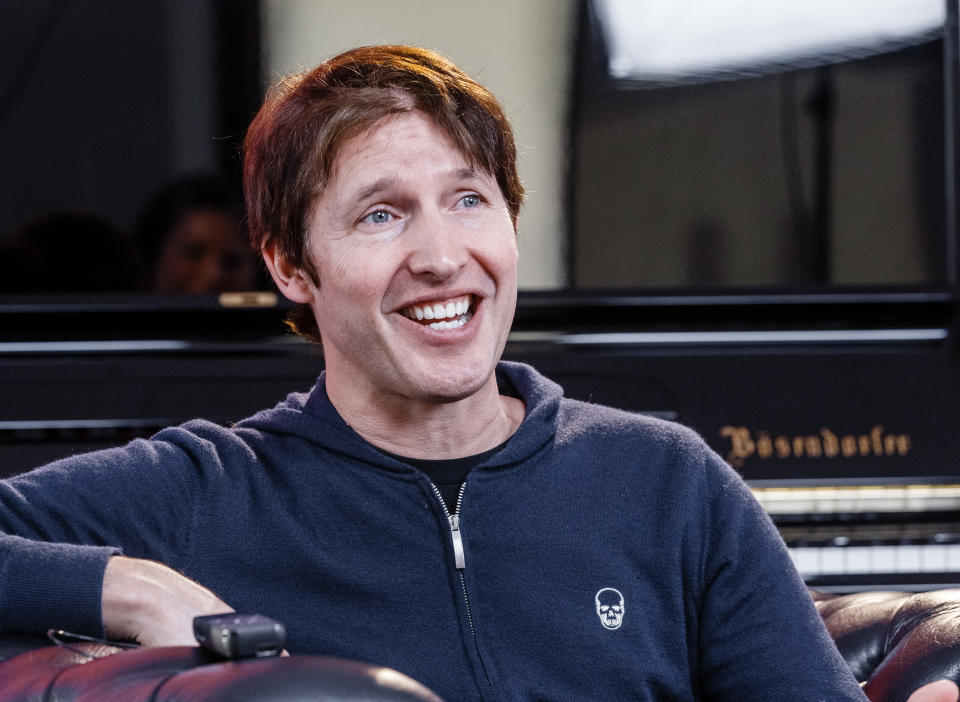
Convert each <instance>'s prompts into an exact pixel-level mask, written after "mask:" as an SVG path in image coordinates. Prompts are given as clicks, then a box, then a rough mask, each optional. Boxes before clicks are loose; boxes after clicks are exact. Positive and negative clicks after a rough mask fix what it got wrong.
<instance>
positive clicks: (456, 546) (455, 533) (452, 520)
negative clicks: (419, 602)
mask: <svg viewBox="0 0 960 702" xmlns="http://www.w3.org/2000/svg"><path fill="white" fill-rule="evenodd" d="M430 487H431V488H433V493H434V494H435V495H436V496H437V499H438V500H440V506H441V507H443V513H444V515H446V517H447V522H448V523H449V525H450V539H451V541H452V542H453V561H454V566H455V567H456V569H457V574H458V575H459V576H460V587H461V588H462V590H463V602H464V604H465V605H466V609H467V624H468V625H469V626H470V634H471V635H472V636H473V647H474V649H475V650H476V652H477V660H479V661H480V668H481V669H482V670H483V678H484V680H486V682H487V688H488V689H489V690H490V692H491V694H493V683H491V682H490V676H489V675H488V674H487V666H486V665H485V664H484V662H483V658H482V657H481V656H480V647H479V646H478V645H477V630H476V629H475V628H474V626H473V614H472V613H471V611H470V597H469V596H468V595H467V580H466V578H465V577H464V574H463V571H464V569H465V568H466V567H467V564H466V558H465V556H464V550H463V534H462V533H461V532H460V505H461V504H463V492H464V490H466V489H467V482H466V481H464V482H463V484H462V485H461V486H460V492H459V493H458V494H457V504H456V507H455V508H454V512H453V514H450V510H448V509H447V503H446V502H444V501H443V496H442V495H441V494H440V490H439V489H438V488H437V486H436V485H434V484H433V483H432V482H431V483H430ZM495 697H496V695H494V698H495Z"/></svg>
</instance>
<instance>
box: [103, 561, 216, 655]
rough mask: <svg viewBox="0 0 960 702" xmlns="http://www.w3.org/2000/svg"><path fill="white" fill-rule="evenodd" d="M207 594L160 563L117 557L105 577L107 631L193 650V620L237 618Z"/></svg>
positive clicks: (112, 636)
mask: <svg viewBox="0 0 960 702" xmlns="http://www.w3.org/2000/svg"><path fill="white" fill-rule="evenodd" d="M232 611H233V608H231V607H230V606H229V605H228V604H226V603H225V602H223V601H222V600H221V599H220V598H218V597H217V596H216V595H214V594H213V593H212V592H210V591H209V590H208V589H207V588H205V587H203V586H202V585H199V584H198V583H195V582H194V581H192V580H190V579H189V578H187V577H185V576H183V575H181V574H180V573H178V572H177V571H175V570H173V569H172V568H168V567H167V566H165V565H163V564H161V563H156V562H154V561H147V560H141V559H137V558H126V557H123V556H114V557H112V558H111V559H110V560H109V561H108V562H107V567H106V570H105V571H104V574H103V601H102V612H103V626H104V630H105V632H106V635H107V637H108V638H110V639H115V640H131V641H138V642H139V643H141V644H143V645H144V646H193V645H196V641H195V639H194V636H193V618H194V617H198V616H201V615H204V614H220V613H223V612H232Z"/></svg>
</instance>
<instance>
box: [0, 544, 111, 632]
mask: <svg viewBox="0 0 960 702" xmlns="http://www.w3.org/2000/svg"><path fill="white" fill-rule="evenodd" d="M119 553H120V551H119V549H116V548H112V547H109V546H77V545H72V544H50V543H44V542H38V541H31V540H29V539H23V538H20V537H16V536H0V612H2V613H3V622H2V625H0V628H2V629H3V630H4V631H6V632H8V633H22V634H38V633H43V632H44V631H46V630H47V629H51V628H53V629H65V630H67V631H71V632H74V633H78V634H86V635H88V636H98V637H100V636H103V620H102V616H101V611H100V610H101V597H102V591H103V572H104V570H105V569H106V567H107V561H108V560H109V559H110V557H111V556H115V555H119Z"/></svg>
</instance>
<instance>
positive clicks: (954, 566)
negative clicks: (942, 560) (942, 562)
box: [944, 544, 960, 573]
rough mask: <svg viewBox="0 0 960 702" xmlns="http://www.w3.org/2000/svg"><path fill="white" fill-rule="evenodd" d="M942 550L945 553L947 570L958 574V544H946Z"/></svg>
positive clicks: (959, 563) (959, 559)
mask: <svg viewBox="0 0 960 702" xmlns="http://www.w3.org/2000/svg"><path fill="white" fill-rule="evenodd" d="M944 548H945V549H946V551H947V570H948V571H950V572H951V573H960V544H948V545H947V546H944Z"/></svg>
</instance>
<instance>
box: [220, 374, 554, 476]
mask: <svg viewBox="0 0 960 702" xmlns="http://www.w3.org/2000/svg"><path fill="white" fill-rule="evenodd" d="M496 375H497V386H498V387H499V389H500V392H501V393H502V394H504V395H513V396H514V397H518V398H520V399H521V400H523V402H524V404H525V405H526V413H525V415H524V419H523V422H522V423H521V425H520V427H519V428H518V429H517V431H516V432H515V433H514V434H513V436H511V437H510V439H509V440H508V441H507V445H506V446H505V447H504V449H503V450H502V451H499V452H497V453H496V454H495V455H494V456H493V457H492V458H490V459H489V460H488V461H486V462H485V463H484V464H483V465H484V466H487V467H491V468H492V467H508V466H512V465H516V464H518V463H521V462H522V461H524V460H526V459H528V458H529V457H530V456H531V455H533V454H534V453H535V452H536V451H538V450H539V449H540V448H541V447H543V446H544V445H546V444H547V443H548V442H550V441H551V440H552V439H553V437H554V436H555V434H556V429H557V420H558V410H559V407H560V400H561V398H562V397H563V390H562V389H561V388H560V386H559V385H557V384H556V383H554V382H553V381H551V380H549V379H547V378H545V377H544V376H542V375H540V374H539V373H538V372H537V371H536V370H534V369H533V368H532V367H530V366H528V365H525V364H522V363H514V362H509V361H501V362H500V363H499V364H497V369H496ZM325 380H326V372H324V373H321V374H320V377H319V378H318V379H317V382H316V384H315V385H314V386H313V389H312V390H311V391H310V394H309V395H308V396H304V395H302V394H295V395H291V396H290V397H289V398H287V400H286V401H285V402H283V403H281V404H280V405H278V406H277V407H275V408H274V409H272V410H266V411H264V412H260V413H258V414H257V415H255V416H253V417H251V418H250V419H248V420H245V421H243V422H241V423H240V424H238V425H237V426H238V427H249V428H255V429H259V430H263V431H268V432H270V433H281V434H288V435H295V436H300V437H301V438H303V439H306V440H307V441H310V442H312V443H316V444H320V445H323V446H325V447H326V448H328V449H330V450H333V451H336V452H337V453H344V454H349V455H352V456H354V457H355V458H359V459H361V460H364V461H366V462H369V463H374V464H377V465H380V466H382V467H385V468H390V469H393V470H397V469H398V466H400V465H401V464H400V462H399V461H396V460H394V459H392V458H390V457H388V456H385V455H384V454H383V453H381V452H380V451H379V450H377V449H376V448H375V447H374V446H372V445H371V444H369V443H368V442H367V441H366V440H365V439H363V438H362V437H361V436H360V435H359V434H357V433H356V432H355V431H353V429H351V428H350V427H349V426H348V425H347V423H346V422H345V421H344V420H343V418H342V417H341V416H340V414H339V413H338V412H337V410H336V408H334V406H333V403H331V402H330V398H329V397H328V396H327V391H326V382H325Z"/></svg>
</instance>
